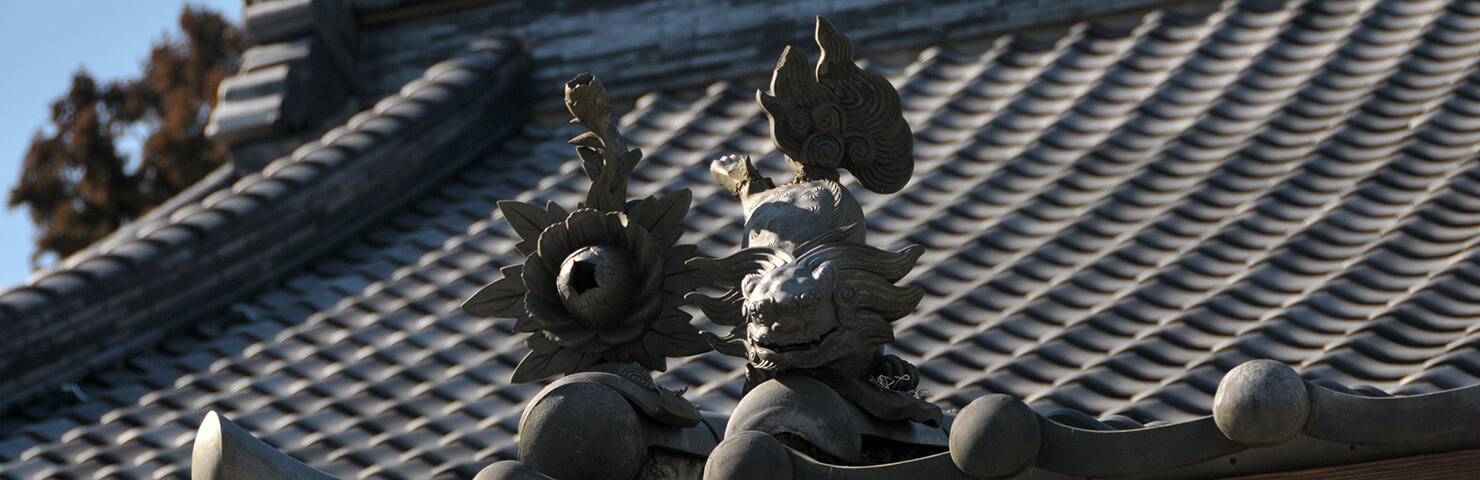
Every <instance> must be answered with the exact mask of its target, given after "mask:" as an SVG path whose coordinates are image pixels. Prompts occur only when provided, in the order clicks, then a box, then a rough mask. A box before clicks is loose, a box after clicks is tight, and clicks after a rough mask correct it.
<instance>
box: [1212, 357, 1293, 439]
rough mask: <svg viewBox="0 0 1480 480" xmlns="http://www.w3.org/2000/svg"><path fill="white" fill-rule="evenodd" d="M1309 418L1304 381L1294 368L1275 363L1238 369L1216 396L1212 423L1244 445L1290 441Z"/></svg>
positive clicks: (1257, 363) (1263, 362)
mask: <svg viewBox="0 0 1480 480" xmlns="http://www.w3.org/2000/svg"><path fill="white" fill-rule="evenodd" d="M1309 416H1310V398H1309V397H1308V396H1307V393H1306V390H1305V381H1304V380H1302V379H1301V378H1300V374H1298V373H1295V369H1292V368H1290V367H1289V366H1287V365H1285V364H1283V363H1280V362H1276V361H1273V360H1254V361H1251V362H1248V363H1245V364H1243V365H1239V366H1238V367H1235V368H1234V369H1233V370H1232V371H1229V372H1228V375H1225V376H1224V377H1223V381H1221V382H1219V383H1218V393H1217V394H1215V395H1214V396H1213V422H1215V423H1217V424H1218V430H1221V431H1222V432H1223V435H1225V436H1227V437H1228V438H1229V439H1230V440H1233V441H1235V442H1238V443H1240V444H1243V445H1250V446H1259V445H1273V444H1277V443H1281V442H1284V441H1286V440H1289V439H1290V438H1291V437H1294V436H1295V435H1296V434H1298V433H1300V430H1301V429H1303V428H1305V420H1306V418H1307V417H1309Z"/></svg>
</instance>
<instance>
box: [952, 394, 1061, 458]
mask: <svg viewBox="0 0 1480 480" xmlns="http://www.w3.org/2000/svg"><path fill="white" fill-rule="evenodd" d="M1041 435H1042V434H1041V433H1040V432H1039V431H1038V415H1037V414H1034V413H1033V410H1032V409H1030V408H1028V405H1027V404H1024V403H1023V402H1022V401H1020V400H1018V399H1016V398H1013V397H1012V396H1010V395H1002V394H993V395H987V396H984V397H981V398H978V399H976V400H972V401H971V403H970V404H968V405H966V408H963V409H961V413H960V414H959V415H956V421H955V422H954V423H952V424H951V434H950V448H951V461H952V462H955V464H956V468H959V469H961V471H963V472H966V473H968V474H970V475H973V476H977V477H983V478H1001V477H1007V476H1010V475H1013V474H1015V473H1018V472H1020V471H1022V470H1023V469H1024V468H1027V467H1028V465H1030V464H1032V463H1033V459H1034V457H1036V456H1037V455H1038V445H1039V443H1040V441H1041Z"/></svg>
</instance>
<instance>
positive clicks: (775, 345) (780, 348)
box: [755, 327, 838, 353]
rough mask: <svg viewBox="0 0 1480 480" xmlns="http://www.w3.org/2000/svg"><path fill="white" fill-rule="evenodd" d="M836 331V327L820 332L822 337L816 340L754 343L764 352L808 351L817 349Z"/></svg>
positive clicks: (759, 340)
mask: <svg viewBox="0 0 1480 480" xmlns="http://www.w3.org/2000/svg"><path fill="white" fill-rule="evenodd" d="M837 331H838V329H837V327H833V328H832V329H831V330H828V331H826V332H822V335H818V336H817V337H816V338H813V339H811V340H808V339H805V338H796V339H757V340H756V342H755V343H756V345H758V346H760V347H762V348H765V349H766V350H770V351H773V352H776V353H786V352H796V351H800V350H810V349H813V348H817V347H818V346H819V345H822V341H823V340H826V339H827V337H828V336H829V335H832V334H834V333H837Z"/></svg>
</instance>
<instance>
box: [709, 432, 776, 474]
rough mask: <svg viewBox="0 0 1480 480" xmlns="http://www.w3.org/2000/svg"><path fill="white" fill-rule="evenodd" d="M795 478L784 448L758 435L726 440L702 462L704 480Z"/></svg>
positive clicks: (749, 434)
mask: <svg viewBox="0 0 1480 480" xmlns="http://www.w3.org/2000/svg"><path fill="white" fill-rule="evenodd" d="M794 476H795V475H794V474H793V472H792V466H791V454H790V452H788V451H787V449H786V446H785V445H782V444H781V441H779V440H776V438H775V437H772V436H770V435H766V434H764V433H761V432H740V433H738V434H735V435H733V436H730V437H729V438H726V439H725V441H723V442H719V445H717V446H715V447H714V451H713V452H710V453H709V460H708V461H706V462H705V463H704V480H749V479H754V480H791V478H793V477H794Z"/></svg>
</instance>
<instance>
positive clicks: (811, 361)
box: [742, 264, 866, 370]
mask: <svg viewBox="0 0 1480 480" xmlns="http://www.w3.org/2000/svg"><path fill="white" fill-rule="evenodd" d="M835 277H836V276H835V275H834V274H833V271H832V268H831V266H830V265H826V264H824V265H823V266H821V267H818V268H816V269H814V270H810V271H809V270H808V269H806V268H804V267H800V266H797V265H788V266H785V267H781V268H778V269H775V270H771V271H768V272H765V273H762V274H756V275H751V276H749V277H746V278H745V281H744V282H743V283H742V289H743V293H744V295H745V304H744V312H745V320H746V330H745V331H746V350H747V354H748V356H749V360H750V363H751V364H752V365H754V366H755V367H756V368H761V369H765V370H778V369H795V368H817V367H821V366H823V365H826V364H828V363H831V362H833V361H835V360H838V359H841V358H844V357H848V356H851V355H854V354H857V353H859V352H861V351H863V350H865V349H866V348H864V346H862V345H858V343H859V342H852V341H850V340H852V339H854V337H855V335H854V333H855V332H853V330H852V329H850V328H848V325H845V322H840V318H839V315H838V308H837V307H838V306H837V304H836V302H835V299H834V291H835V287H836V279H835Z"/></svg>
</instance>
